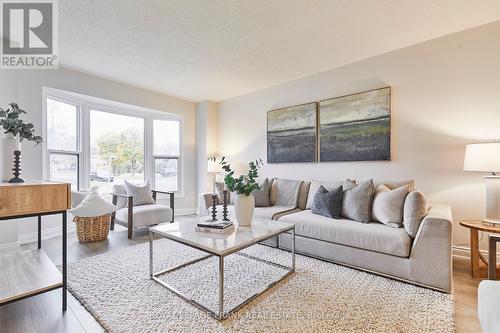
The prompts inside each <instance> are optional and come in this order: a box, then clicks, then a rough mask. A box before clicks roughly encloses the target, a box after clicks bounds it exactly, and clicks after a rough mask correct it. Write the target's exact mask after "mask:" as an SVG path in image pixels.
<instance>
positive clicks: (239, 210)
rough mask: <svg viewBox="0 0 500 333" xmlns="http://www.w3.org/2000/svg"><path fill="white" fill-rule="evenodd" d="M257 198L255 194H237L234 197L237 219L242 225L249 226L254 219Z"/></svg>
mask: <svg viewBox="0 0 500 333" xmlns="http://www.w3.org/2000/svg"><path fill="white" fill-rule="evenodd" d="M254 207H255V198H254V197H253V195H244V194H237V195H236V198H235V199H234V210H235V213H236V221H237V222H238V225H239V226H240V227H249V226H250V224H251V223H252V219H253V209H254Z"/></svg>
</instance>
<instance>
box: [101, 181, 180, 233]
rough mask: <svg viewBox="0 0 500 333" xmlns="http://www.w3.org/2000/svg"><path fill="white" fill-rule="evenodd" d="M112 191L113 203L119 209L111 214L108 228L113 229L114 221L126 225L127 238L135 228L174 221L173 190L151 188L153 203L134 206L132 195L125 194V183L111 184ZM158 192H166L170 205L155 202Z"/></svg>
mask: <svg viewBox="0 0 500 333" xmlns="http://www.w3.org/2000/svg"><path fill="white" fill-rule="evenodd" d="M112 191H113V192H112V193H111V195H112V196H113V204H114V205H116V206H117V207H118V208H119V209H118V211H116V212H115V213H113V214H112V216H111V226H110V229H111V230H114V228H115V223H118V224H120V225H123V226H125V227H127V229H128V238H129V239H130V238H132V232H133V229H135V228H138V227H144V226H150V225H156V224H159V223H164V222H170V223H172V222H174V193H173V192H166V191H158V190H152V191H151V194H152V197H153V199H154V201H155V203H152V204H146V205H139V206H134V198H133V196H132V195H128V194H127V191H126V189H125V185H122V184H118V185H113V189H112ZM158 193H161V194H168V195H169V196H170V203H169V206H170V207H169V206H165V205H162V204H159V203H157V202H156V198H157V195H158Z"/></svg>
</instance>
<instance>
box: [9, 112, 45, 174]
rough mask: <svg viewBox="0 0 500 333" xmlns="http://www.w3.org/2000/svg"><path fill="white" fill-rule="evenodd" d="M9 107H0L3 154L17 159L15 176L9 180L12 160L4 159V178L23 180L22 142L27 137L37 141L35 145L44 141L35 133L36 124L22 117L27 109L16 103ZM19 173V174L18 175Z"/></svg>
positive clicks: (29, 139)
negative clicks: (21, 173) (20, 173)
mask: <svg viewBox="0 0 500 333" xmlns="http://www.w3.org/2000/svg"><path fill="white" fill-rule="evenodd" d="M9 106H10V107H9V108H7V109H6V110H4V109H2V108H0V126H1V127H2V128H3V130H4V134H5V137H4V140H3V141H4V142H3V145H2V146H3V148H4V151H3V152H2V156H12V157H13V158H14V159H15V160H14V161H15V163H14V167H15V169H16V170H15V177H14V178H12V179H11V180H9V178H10V172H9V169H11V168H12V160H11V159H10V158H6V159H3V160H4V162H3V165H2V168H3V171H2V179H3V180H9V181H10V182H23V180H22V179H21V178H19V170H20V169H19V163H20V162H19V158H20V155H21V142H22V141H23V140H24V139H26V140H28V141H33V142H35V145H37V144H39V143H41V142H43V139H42V137H41V136H39V135H35V130H34V126H33V124H32V123H25V122H24V121H23V120H22V119H21V115H22V114H26V111H24V110H22V109H21V108H19V106H18V105H17V104H16V103H9ZM16 174H17V175H16Z"/></svg>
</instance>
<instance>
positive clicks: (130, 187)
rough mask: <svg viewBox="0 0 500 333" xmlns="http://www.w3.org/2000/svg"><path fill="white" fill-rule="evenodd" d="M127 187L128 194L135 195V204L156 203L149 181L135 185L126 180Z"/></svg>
mask: <svg viewBox="0 0 500 333" xmlns="http://www.w3.org/2000/svg"><path fill="white" fill-rule="evenodd" d="M124 183H125V188H126V189H127V195H132V196H134V206H139V205H148V204H152V203H155V201H154V199H153V196H152V195H151V186H149V181H147V182H146V183H145V184H143V185H135V184H132V183H129V182H128V181H126V180H124Z"/></svg>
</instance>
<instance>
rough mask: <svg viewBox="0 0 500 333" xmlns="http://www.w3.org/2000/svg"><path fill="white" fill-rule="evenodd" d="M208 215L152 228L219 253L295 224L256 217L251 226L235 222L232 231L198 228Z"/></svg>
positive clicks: (180, 240) (152, 230) (154, 231)
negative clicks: (221, 231) (199, 229)
mask: <svg viewBox="0 0 500 333" xmlns="http://www.w3.org/2000/svg"><path fill="white" fill-rule="evenodd" d="M206 220H207V218H206V217H205V218H193V219H192V220H186V221H182V222H174V223H166V224H161V225H158V226H155V227H152V228H150V229H149V230H150V231H151V232H153V233H154V234H157V235H160V236H162V237H164V238H168V239H171V240H174V241H176V242H179V243H182V244H185V245H188V246H191V247H194V248H197V249H200V250H203V251H206V252H208V253H211V254H215V255H218V256H226V255H228V254H231V253H234V252H237V251H240V250H242V249H244V248H246V247H249V246H251V245H254V244H257V243H258V242H261V241H263V240H265V239H267V238H270V237H272V236H276V235H279V234H281V233H283V232H286V231H289V230H292V229H293V228H294V225H293V224H290V223H283V222H278V221H269V220H257V219H256V220H253V221H252V224H251V226H250V227H239V226H238V225H237V224H236V223H235V228H234V230H233V231H232V232H229V233H226V234H216V233H210V232H201V231H196V230H195V227H196V224H197V223H199V222H204V221H206Z"/></svg>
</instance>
